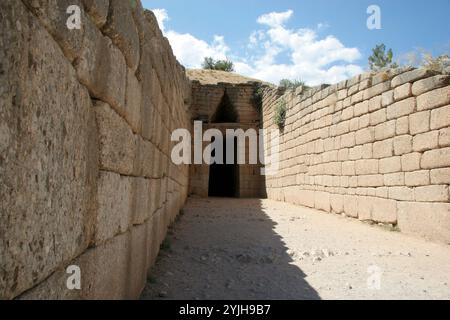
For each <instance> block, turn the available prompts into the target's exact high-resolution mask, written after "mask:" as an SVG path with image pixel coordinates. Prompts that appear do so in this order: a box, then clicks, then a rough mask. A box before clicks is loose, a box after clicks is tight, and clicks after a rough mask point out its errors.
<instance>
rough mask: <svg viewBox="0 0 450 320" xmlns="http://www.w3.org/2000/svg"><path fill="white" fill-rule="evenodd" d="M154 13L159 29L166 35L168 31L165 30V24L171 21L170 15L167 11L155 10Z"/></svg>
mask: <svg viewBox="0 0 450 320" xmlns="http://www.w3.org/2000/svg"><path fill="white" fill-rule="evenodd" d="M152 11H153V13H154V14H155V16H156V20H157V21H158V24H159V27H160V28H161V31H162V32H163V33H164V32H165V31H166V30H165V29H166V28H165V22H166V21H167V20H169V15H168V13H167V10H166V9H153V10H152Z"/></svg>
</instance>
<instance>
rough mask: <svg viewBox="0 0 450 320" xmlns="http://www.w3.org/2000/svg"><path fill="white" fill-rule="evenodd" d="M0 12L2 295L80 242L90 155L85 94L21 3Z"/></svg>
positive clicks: (80, 247)
mask: <svg viewBox="0 0 450 320" xmlns="http://www.w3.org/2000/svg"><path fill="white" fill-rule="evenodd" d="M0 12H1V14H0V15H1V19H0V47H1V50H0V61H1V63H0V105H1V108H0V149H1V153H0V181H1V183H0V199H1V201H0V212H1V214H0V257H1V258H0V299H8V298H13V297H15V296H17V295H18V294H20V293H22V292H24V291H25V290H28V289H30V288H31V287H32V286H34V285H35V284H37V283H39V282H40V281H42V280H43V279H45V278H46V277H48V276H49V275H50V274H51V273H52V272H53V271H54V270H55V269H56V268H57V267H58V266H60V265H61V263H62V262H63V261H68V260H70V259H72V258H73V257H75V256H77V255H79V254H80V253H81V252H83V251H84V250H85V248H86V247H87V246H88V244H89V242H90V241H91V235H92V226H93V216H94V215H93V213H92V211H91V210H92V208H93V206H94V202H95V200H94V199H95V193H96V192H95V189H96V188H95V183H94V182H95V177H96V175H97V171H96V170H97V166H96V163H97V160H96V159H95V152H92V150H95V149H96V147H95V136H96V134H95V123H94V122H93V117H92V113H91V108H92V106H91V100H90V98H89V94H88V92H87V91H86V90H85V89H84V88H83V87H82V86H80V85H79V83H78V82H77V80H76V74H75V72H74V70H73V68H72V66H71V64H70V63H69V61H68V60H67V59H66V58H65V57H64V55H63V53H62V51H61V49H60V47H59V46H58V45H57V44H56V42H54V40H53V39H52V37H51V36H50V34H48V33H47V31H45V30H44V28H43V27H42V26H41V24H40V23H39V22H38V20H37V19H36V18H35V17H34V16H33V15H32V14H30V13H28V12H27V10H26V9H25V7H24V5H23V4H22V2H21V1H1V2H0ZM91 145H92V146H94V147H93V148H91Z"/></svg>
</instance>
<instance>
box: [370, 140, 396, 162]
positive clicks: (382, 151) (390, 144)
mask: <svg viewBox="0 0 450 320" xmlns="http://www.w3.org/2000/svg"><path fill="white" fill-rule="evenodd" d="M393 155H394V140H393V139H387V140H383V141H378V142H375V143H374V144H373V157H374V158H375V159H381V158H388V157H391V156H393Z"/></svg>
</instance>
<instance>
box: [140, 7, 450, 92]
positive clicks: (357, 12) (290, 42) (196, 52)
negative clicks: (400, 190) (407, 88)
mask: <svg viewBox="0 0 450 320" xmlns="http://www.w3.org/2000/svg"><path fill="white" fill-rule="evenodd" d="M373 4H374V5H378V6H379V7H380V9H381V24H382V25H381V26H382V29H381V30H369V29H368V28H367V26H366V21H367V18H368V17H369V14H367V12H366V11H367V8H368V7H369V6H370V5H373ZM143 5H144V7H146V8H147V9H152V10H153V9H158V10H154V12H155V14H156V15H157V17H158V20H159V21H160V25H161V27H162V28H163V29H164V33H165V35H166V36H167V37H168V38H169V41H170V42H171V44H172V47H173V48H174V52H175V55H176V56H177V58H178V59H179V60H180V62H181V63H183V64H184V65H185V66H187V67H190V68H196V67H199V66H200V63H201V61H202V60H203V56H205V55H208V56H213V57H215V58H224V57H228V58H230V59H232V60H233V61H234V62H235V63H236V69H237V72H239V73H242V74H245V75H248V76H253V77H256V78H259V79H262V80H266V81H270V82H274V83H276V82H278V81H279V79H281V78H299V79H302V80H305V81H306V82H308V83H309V84H312V85H315V84H319V83H322V82H330V83H332V82H337V81H340V80H342V79H345V78H347V77H350V76H352V75H354V74H357V73H359V72H361V71H363V70H365V69H367V57H368V56H369V55H370V54H371V48H373V47H374V46H375V45H376V44H378V43H381V42H383V43H385V44H386V46H387V47H388V48H392V49H393V50H394V54H395V56H396V58H397V59H400V61H401V62H406V61H409V59H410V57H411V56H416V57H418V56H419V53H420V52H421V50H425V51H427V52H430V53H432V54H433V55H440V54H448V53H449V51H450V0H429V1H417V0H368V1H366V0H297V1H294V0H278V1H275V0H239V1H238V0H190V1H186V0H183V1H182V0H164V1H162V0H144V1H143ZM413 53H414V54H413Z"/></svg>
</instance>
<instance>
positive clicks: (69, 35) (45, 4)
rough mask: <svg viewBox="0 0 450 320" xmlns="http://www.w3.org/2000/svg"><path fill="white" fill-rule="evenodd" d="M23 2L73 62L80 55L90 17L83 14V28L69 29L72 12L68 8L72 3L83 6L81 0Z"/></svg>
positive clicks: (30, 0) (32, 0)
mask: <svg viewBox="0 0 450 320" xmlns="http://www.w3.org/2000/svg"><path fill="white" fill-rule="evenodd" d="M23 3H24V4H25V5H26V6H27V7H28V8H29V9H30V11H31V12H32V13H33V14H34V15H35V16H36V17H37V18H38V19H39V21H40V23H42V25H43V26H44V27H45V29H46V30H47V31H48V32H49V33H50V34H51V35H52V37H53V38H54V39H55V40H56V42H57V43H58V45H59V46H60V47H61V49H62V50H63V52H64V54H65V56H66V57H67V58H68V59H69V60H70V61H71V62H72V61H74V60H75V59H77V58H78V57H79V56H80V54H81V50H82V47H83V41H84V38H85V26H86V25H87V24H88V23H89V17H87V16H86V15H84V14H82V15H81V29H80V30H78V29H73V30H69V29H68V27H67V20H68V19H69V16H70V14H68V13H67V9H68V8H69V7H70V6H71V5H76V6H78V7H79V8H82V4H81V0H23ZM19 31H20V30H19Z"/></svg>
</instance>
